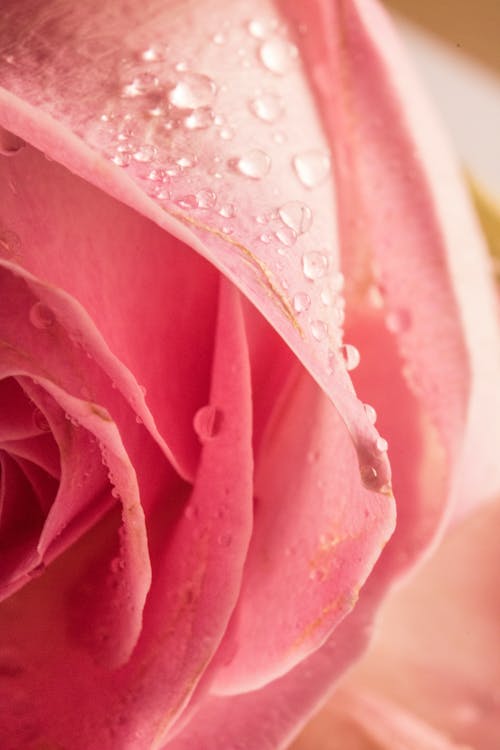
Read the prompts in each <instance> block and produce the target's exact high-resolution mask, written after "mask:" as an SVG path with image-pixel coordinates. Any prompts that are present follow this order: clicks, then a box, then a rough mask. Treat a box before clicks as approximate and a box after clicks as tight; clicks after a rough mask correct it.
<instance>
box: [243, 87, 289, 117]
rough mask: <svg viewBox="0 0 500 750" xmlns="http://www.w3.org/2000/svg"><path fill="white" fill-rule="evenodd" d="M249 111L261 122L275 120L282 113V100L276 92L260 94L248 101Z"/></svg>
mask: <svg viewBox="0 0 500 750" xmlns="http://www.w3.org/2000/svg"><path fill="white" fill-rule="evenodd" d="M249 107H250V111H251V112H252V113H253V114H254V115H255V116H256V117H258V119H259V120H262V121H263V122H270V123H272V122H276V120H278V119H279V118H280V117H281V115H282V114H283V109H284V106H283V100H282V98H281V96H278V94H273V93H270V92H267V93H264V94H261V95H260V96H257V97H256V98H255V99H251V100H250V102H249Z"/></svg>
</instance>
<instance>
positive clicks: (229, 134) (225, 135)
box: [218, 125, 234, 141]
mask: <svg viewBox="0 0 500 750" xmlns="http://www.w3.org/2000/svg"><path fill="white" fill-rule="evenodd" d="M218 132H219V138H222V140H223V141H230V140H231V138H233V136H234V130H233V128H231V127H230V126H229V125H223V126H222V127H221V128H220V129H219V131H218Z"/></svg>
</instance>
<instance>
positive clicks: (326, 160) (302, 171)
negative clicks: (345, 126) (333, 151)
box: [292, 150, 330, 189]
mask: <svg viewBox="0 0 500 750" xmlns="http://www.w3.org/2000/svg"><path fill="white" fill-rule="evenodd" d="M292 163H293V167H294V169H295V173H296V175H297V177H298V178H299V180H300V182H301V183H302V184H303V185H304V187H306V188H308V189H312V188H315V187H318V185H321V184H322V183H323V182H325V180H326V179H327V178H328V175H329V174H330V157H329V155H328V154H326V153H325V152H324V151H319V150H318V151H304V152H303V153H301V154H297V155H296V156H294V157H293V160H292Z"/></svg>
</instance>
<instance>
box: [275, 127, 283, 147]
mask: <svg viewBox="0 0 500 750" xmlns="http://www.w3.org/2000/svg"><path fill="white" fill-rule="evenodd" d="M273 141H274V142H275V143H277V144H278V145H279V146H281V145H283V143H285V142H286V135H285V133H284V132H283V131H282V130H278V131H276V133H274V135H273Z"/></svg>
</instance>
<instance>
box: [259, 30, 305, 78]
mask: <svg viewBox="0 0 500 750" xmlns="http://www.w3.org/2000/svg"><path fill="white" fill-rule="evenodd" d="M297 55H298V50H297V47H296V46H295V45H294V44H291V43H290V42H288V41H287V40H286V39H282V38H281V37H274V38H273V39H269V40H267V41H266V42H263V44H261V46H260V49H259V57H260V59H261V62H262V64H263V65H264V67H265V68H267V70H269V71H270V72H271V73H274V74H275V75H285V73H287V72H288V71H289V70H290V68H291V67H292V65H293V63H294V61H295V60H296V58H297Z"/></svg>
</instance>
